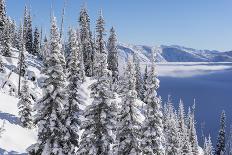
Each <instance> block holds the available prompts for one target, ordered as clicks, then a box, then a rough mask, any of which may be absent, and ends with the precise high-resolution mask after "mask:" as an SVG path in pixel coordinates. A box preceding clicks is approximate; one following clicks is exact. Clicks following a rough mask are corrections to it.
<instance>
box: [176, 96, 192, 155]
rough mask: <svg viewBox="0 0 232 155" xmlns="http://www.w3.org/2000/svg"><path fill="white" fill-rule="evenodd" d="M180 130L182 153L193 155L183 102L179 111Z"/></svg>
mask: <svg viewBox="0 0 232 155" xmlns="http://www.w3.org/2000/svg"><path fill="white" fill-rule="evenodd" d="M178 128H179V129H178V131H179V135H180V141H181V153H182V154H186V155H192V146H191V143H190V141H189V134H188V129H187V126H186V123H185V111H184V104H183V101H182V100H180V103H179V109H178Z"/></svg>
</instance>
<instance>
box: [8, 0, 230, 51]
mask: <svg viewBox="0 0 232 155" xmlns="http://www.w3.org/2000/svg"><path fill="white" fill-rule="evenodd" d="M6 3H7V13H8V15H9V16H11V17H12V18H13V19H15V20H16V21H17V22H19V21H20V19H22V17H23V10H24V6H25V4H27V5H30V6H31V10H32V14H33V25H35V26H39V27H41V26H42V27H44V28H43V30H44V31H46V33H47V34H49V24H50V23H49V17H50V12H51V8H52V10H53V12H54V14H55V16H56V17H57V20H58V24H59V25H60V20H61V12H62V8H63V6H64V0H6ZM51 4H53V5H51ZM84 4H86V6H87V8H88V10H89V15H90V18H91V28H92V29H93V30H94V28H95V21H96V19H97V17H98V15H99V10H100V9H102V11H103V15H104V18H105V22H106V30H107V31H108V32H109V29H110V28H111V27H112V26H114V27H115V29H116V32H117V36H118V41H119V42H121V43H129V44H138V45H150V46H155V45H181V46H186V47H191V48H196V49H210V50H220V51H228V50H232V9H231V6H232V1H231V0H67V6H66V14H65V23H64V24H65V30H67V28H68V27H69V26H72V27H77V26H78V16H79V12H80V8H81V6H83V5H84ZM51 6H52V7H51Z"/></svg>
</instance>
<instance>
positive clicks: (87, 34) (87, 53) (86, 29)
mask: <svg viewBox="0 0 232 155" xmlns="http://www.w3.org/2000/svg"><path fill="white" fill-rule="evenodd" d="M79 23H80V38H81V45H82V53H83V60H84V66H85V73H86V76H92V72H93V70H92V69H93V66H92V65H93V47H92V39H91V31H90V19H89V15H88V11H87V9H86V8H85V7H83V8H82V9H81V12H80V18H79Z"/></svg>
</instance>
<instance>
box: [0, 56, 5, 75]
mask: <svg viewBox="0 0 232 155" xmlns="http://www.w3.org/2000/svg"><path fill="white" fill-rule="evenodd" d="M5 72H6V69H5V65H4V63H3V61H2V56H1V55H0V73H5Z"/></svg>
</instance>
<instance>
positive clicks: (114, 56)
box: [107, 27, 119, 84]
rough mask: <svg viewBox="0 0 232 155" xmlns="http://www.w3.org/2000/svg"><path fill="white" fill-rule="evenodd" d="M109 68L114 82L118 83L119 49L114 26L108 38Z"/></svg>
mask: <svg viewBox="0 0 232 155" xmlns="http://www.w3.org/2000/svg"><path fill="white" fill-rule="evenodd" d="M107 49H108V52H109V53H108V69H109V70H110V71H111V72H112V80H113V84H117V81H118V78H119V71H118V49H117V37H116V33H115V30H114V28H113V27H112V28H111V29H110V36H109V39H108V45H107Z"/></svg>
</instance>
